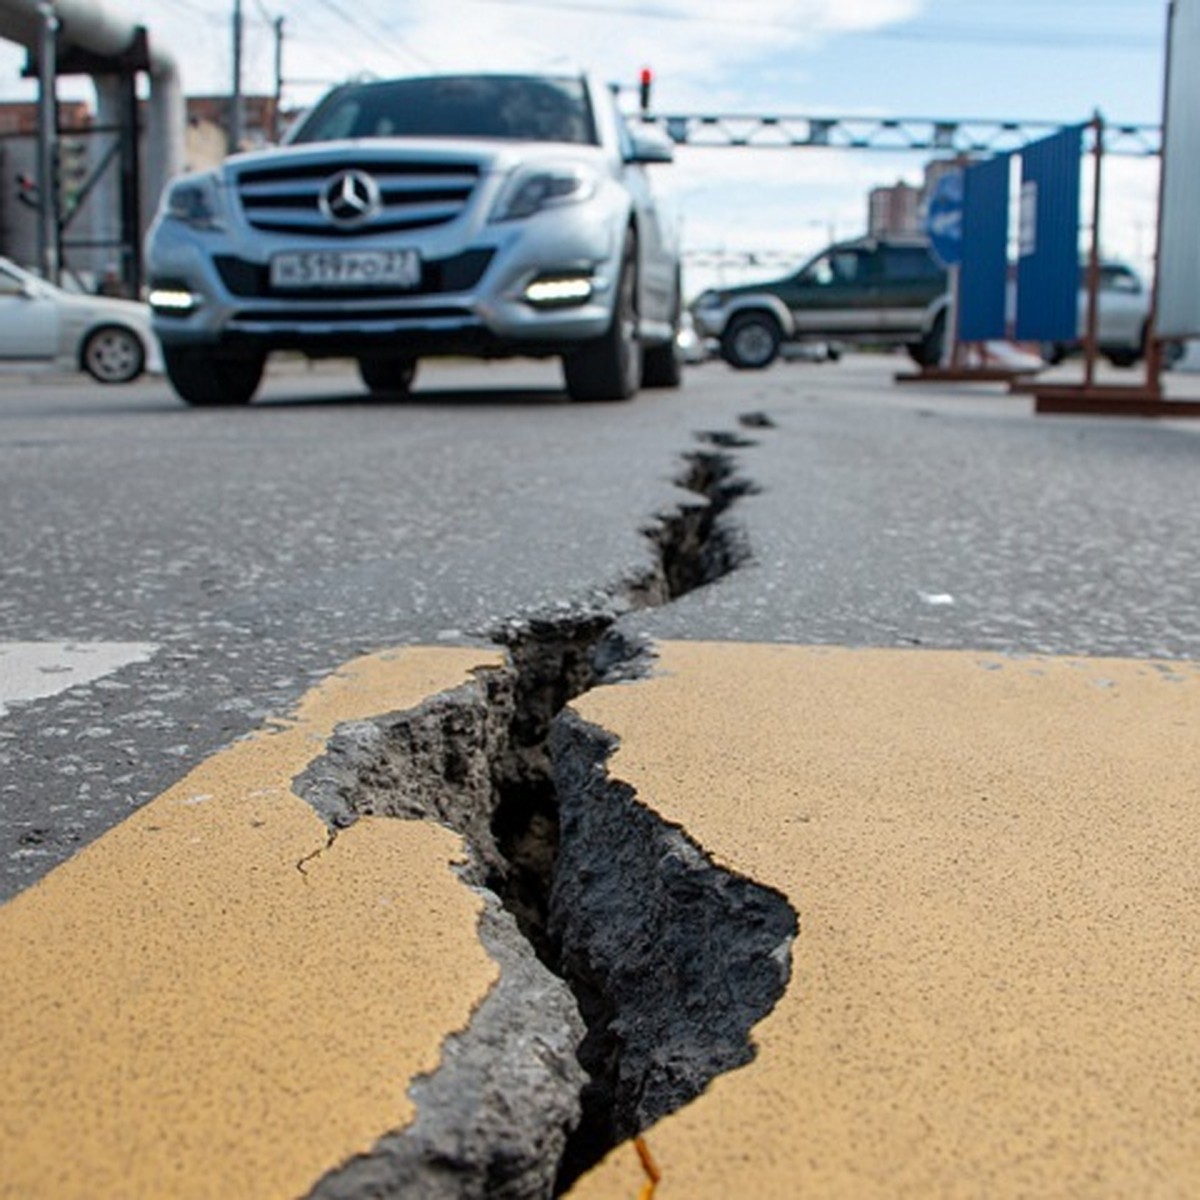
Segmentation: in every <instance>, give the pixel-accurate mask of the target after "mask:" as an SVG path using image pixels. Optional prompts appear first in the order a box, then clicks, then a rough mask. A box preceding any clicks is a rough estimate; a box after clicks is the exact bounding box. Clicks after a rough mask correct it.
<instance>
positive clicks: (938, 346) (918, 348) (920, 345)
mask: <svg viewBox="0 0 1200 1200" xmlns="http://www.w3.org/2000/svg"><path fill="white" fill-rule="evenodd" d="M945 347H946V310H945V309H944V308H943V309H942V311H941V312H939V313H938V315H937V316H936V317H934V318H933V324H932V325H930V327H929V331H928V333H926V334H925V336H924V337H923V338H922V339H921V340H920V341H919V342H909V344H908V354H909V357H910V358H911V359H912V360H913V362H915V363H916V364H917V366H918V367H936V366H938V365H939V364H940V363H941V361H942V352H943V351H944V350H945Z"/></svg>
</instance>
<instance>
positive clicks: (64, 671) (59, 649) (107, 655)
mask: <svg viewBox="0 0 1200 1200" xmlns="http://www.w3.org/2000/svg"><path fill="white" fill-rule="evenodd" d="M157 650H158V647H157V646H156V645H154V644H153V643H152V642H0V717H2V716H4V714H5V713H6V712H8V710H9V708H10V707H11V706H12V705H13V704H21V703H25V702H27V701H29V700H44V699H45V698H46V697H47V696H57V695H58V693H59V692H65V691H66V690H67V689H68V688H73V687H78V686H79V685H80V684H81V683H94V682H95V681H96V680H97V679H103V678H104V676H105V675H111V674H112V673H113V672H114V671H119V670H120V669H121V668H122V667H127V666H129V665H130V664H131V663H140V662H147V661H148V660H149V659H150V658H152V657H153V655H154V653H155V651H157Z"/></svg>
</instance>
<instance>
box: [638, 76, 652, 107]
mask: <svg viewBox="0 0 1200 1200" xmlns="http://www.w3.org/2000/svg"><path fill="white" fill-rule="evenodd" d="M653 82H654V74H653V72H652V71H651V70H650V68H649V67H643V68H642V73H641V75H640V76H639V78H638V95H639V96H640V98H641V105H642V112H649V111H650V85H651V84H652V83H653Z"/></svg>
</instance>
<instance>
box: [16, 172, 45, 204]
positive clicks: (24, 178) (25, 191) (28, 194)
mask: <svg viewBox="0 0 1200 1200" xmlns="http://www.w3.org/2000/svg"><path fill="white" fill-rule="evenodd" d="M17 200H18V201H19V202H20V203H21V204H24V205H25V207H26V208H41V206H42V196H41V192H39V191H38V185H37V180H36V179H34V177H33V176H32V175H29V174H27V173H26V172H25V171H21V172H19V173H18V175H17Z"/></svg>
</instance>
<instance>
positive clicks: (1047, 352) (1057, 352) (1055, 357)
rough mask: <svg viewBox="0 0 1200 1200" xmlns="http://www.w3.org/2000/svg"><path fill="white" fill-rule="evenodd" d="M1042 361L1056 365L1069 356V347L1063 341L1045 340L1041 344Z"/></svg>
mask: <svg viewBox="0 0 1200 1200" xmlns="http://www.w3.org/2000/svg"><path fill="white" fill-rule="evenodd" d="M1039 349H1040V352H1041V356H1042V362H1044V363H1047V364H1048V365H1049V366H1052V367H1056V366H1057V365H1058V364H1059V363H1060V362H1062V361H1063V359H1064V358H1066V357H1067V348H1066V346H1064V345H1063V344H1062V342H1043V343H1042V344H1041V346H1040V348H1039Z"/></svg>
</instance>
